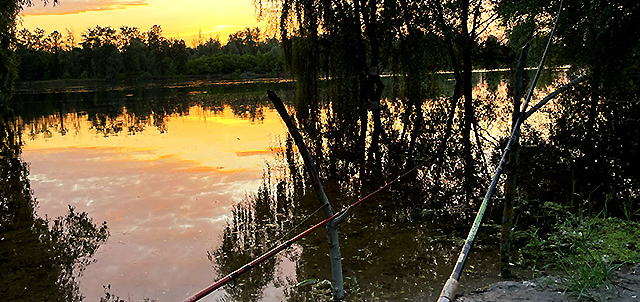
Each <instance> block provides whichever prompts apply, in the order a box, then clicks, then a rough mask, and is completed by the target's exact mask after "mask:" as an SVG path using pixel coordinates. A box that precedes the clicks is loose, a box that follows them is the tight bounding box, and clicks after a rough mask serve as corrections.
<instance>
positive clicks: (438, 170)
mask: <svg viewBox="0 0 640 302" xmlns="http://www.w3.org/2000/svg"><path fill="white" fill-rule="evenodd" d="M510 77H511V74H510V73H508V72H505V73H479V74H475V75H474V80H475V82H476V86H475V87H474V95H475V96H476V99H475V100H474V107H475V108H476V121H475V122H474V124H473V127H472V131H473V132H472V141H473V143H472V147H473V148H472V153H473V160H474V166H475V167H477V169H476V171H475V173H474V175H473V176H474V181H475V182H474V184H473V186H472V191H471V193H472V195H473V196H466V195H465V194H464V192H465V190H464V185H465V184H464V183H463V182H464V179H465V176H464V173H465V171H464V168H463V163H464V158H463V156H464V155H463V150H462V139H463V138H462V136H461V134H460V132H461V129H462V127H463V125H462V122H463V121H462V119H461V117H460V116H459V115H458V114H455V111H452V110H454V109H456V108H457V109H458V110H460V107H461V106H462V105H463V104H461V102H458V103H456V102H453V101H452V94H453V90H454V88H455V87H454V81H451V78H452V76H451V75H446V74H444V75H437V76H433V77H430V78H429V81H431V82H430V83H429V87H431V89H428V91H426V92H425V97H424V99H422V100H419V101H416V100H415V99H413V100H412V101H411V102H409V101H407V97H406V95H405V94H404V92H403V89H402V88H401V87H403V85H404V83H402V80H400V79H393V78H386V79H384V81H385V83H384V84H385V87H387V88H388V89H387V90H386V91H385V94H384V95H383V101H382V102H381V104H380V109H381V111H380V115H381V119H380V122H381V127H382V129H383V131H381V132H380V133H379V137H378V139H377V141H376V140H374V139H373V138H372V137H371V135H370V134H371V133H373V129H374V128H375V125H374V123H375V121H374V118H373V114H372V113H366V112H365V113H366V114H367V118H366V119H363V118H362V117H363V116H362V113H363V111H362V109H363V107H361V106H360V105H358V104H357V102H355V101H354V99H357V98H358V96H357V95H354V94H353V92H354V90H353V89H355V88H354V87H348V85H345V87H341V88H340V89H336V90H335V91H332V90H328V91H327V90H323V93H322V94H321V95H320V96H319V98H318V101H317V102H314V101H313V100H306V101H305V102H301V99H300V98H298V99H296V98H295V97H296V94H295V93H294V91H293V90H291V89H290V88H291V86H290V85H288V84H286V85H282V86H275V87H274V86H270V87H264V86H261V85H256V86H255V87H254V86H239V87H229V86H198V85H180V86H178V87H175V88H170V89H169V88H166V89H165V88H159V87H156V88H154V89H148V88H123V89H120V90H106V91H102V90H95V91H86V92H70V93H58V94H44V95H29V94H25V95H21V96H18V98H19V100H20V102H19V103H17V104H16V111H17V112H18V113H19V118H18V124H19V125H20V127H22V128H23V129H24V132H25V139H26V140H27V144H26V147H25V151H24V153H25V158H26V159H27V161H29V162H31V166H32V176H31V179H32V183H33V184H34V189H35V194H36V196H37V197H38V198H39V200H40V201H41V207H40V209H41V210H42V211H43V212H46V213H51V214H52V215H53V214H56V215H59V214H60V213H64V211H66V207H65V206H64V205H61V204H59V203H57V202H55V201H56V200H69V201H71V203H72V204H73V205H74V206H75V207H76V208H77V209H78V210H79V211H86V212H89V213H91V214H92V216H94V217H96V218H97V219H99V220H107V221H109V223H110V228H111V230H112V238H111V241H110V242H111V243H110V244H107V245H106V246H105V247H104V249H100V250H99V251H98V253H97V256H96V257H97V258H98V259H99V261H98V263H97V264H96V265H94V266H92V267H89V268H88V270H87V271H86V273H85V276H87V277H86V278H85V279H83V282H82V283H81V288H82V290H83V293H85V294H86V295H87V296H88V297H92V298H93V297H96V296H99V295H101V293H102V286H103V285H105V284H109V283H110V284H112V287H111V290H113V291H114V292H115V293H117V294H118V295H119V296H122V297H131V299H133V300H140V299H143V298H152V299H158V300H180V299H183V298H186V297H187V296H188V295H189V294H192V293H194V292H196V291H197V290H199V289H201V288H202V287H204V286H206V285H207V284H209V283H210V282H212V281H214V280H215V279H216V278H217V277H219V276H224V275H226V274H228V273H230V272H232V271H234V270H235V269H237V268H239V267H240V266H242V265H244V264H245V263H247V262H249V261H250V260H252V259H253V258H255V257H256V256H258V255H260V254H262V253H263V252H265V251H267V250H268V249H269V248H271V247H273V246H274V245H276V244H277V243H279V242H281V240H285V239H289V238H290V237H292V236H293V235H295V234H296V233H297V232H300V231H302V230H304V229H305V228H306V227H309V226H310V225H313V224H314V223H316V222H318V221H319V220H321V217H320V215H318V214H316V215H315V216H312V217H310V218H309V220H308V221H305V222H304V223H302V225H301V226H299V227H297V228H294V227H296V226H297V225H298V224H299V223H301V222H303V221H304V219H305V218H307V216H308V215H310V214H311V213H313V211H314V210H315V209H316V208H317V206H318V205H317V201H316V200H315V197H314V196H315V194H313V192H311V190H312V189H311V187H310V186H309V184H308V183H307V181H306V175H305V173H304V170H303V167H302V165H301V161H300V159H299V157H298V155H297V150H296V149H295V147H294V146H293V143H292V141H291V139H290V138H288V137H287V136H286V134H285V130H284V127H283V126H282V124H281V122H280V118H279V116H278V115H277V114H276V113H275V112H273V111H272V110H271V109H270V104H268V103H266V100H265V98H264V96H265V91H266V89H267V88H268V89H272V90H276V91H278V94H279V95H280V96H281V97H282V98H283V99H284V100H285V101H286V100H289V101H290V103H295V101H297V102H298V103H297V106H294V107H292V108H291V111H292V112H295V115H296V116H297V118H298V121H299V127H300V128H301V129H302V130H303V135H304V136H305V139H306V141H307V142H308V143H309V144H310V149H311V150H312V152H313V154H314V157H315V158H316V159H317V165H318V167H319V171H320V173H321V178H322V179H323V180H324V181H325V190H326V192H327V194H328V195H329V198H330V200H331V202H332V205H333V206H334V209H340V208H341V207H343V206H345V205H347V204H349V203H351V202H353V201H355V200H357V199H358V198H360V197H362V196H364V195H366V194H368V193H369V192H371V191H373V190H375V189H377V188H378V187H379V186H380V184H383V183H385V182H386V181H390V180H392V179H394V178H395V177H396V176H397V175H399V174H401V173H403V172H405V171H407V170H408V169H410V168H413V167H414V166H415V165H422V167H421V168H420V169H419V170H418V172H416V173H412V174H410V175H408V177H406V178H405V179H403V181H402V182H400V183H398V184H394V185H393V186H392V187H391V189H390V190H388V191H386V192H385V193H383V194H379V195H377V196H376V198H375V199H372V200H370V201H368V202H367V203H365V204H364V205H363V206H361V207H359V208H357V209H356V210H355V211H354V213H353V214H352V217H351V218H349V219H348V221H347V222H345V223H343V224H342V225H341V227H340V233H341V236H342V237H343V238H341V241H342V247H341V248H342V255H343V257H344V258H345V259H344V262H343V267H344V269H345V277H347V280H346V286H347V291H348V299H350V300H352V301H360V300H367V301H375V300H382V301H386V300H400V299H409V300H428V299H435V297H436V295H437V294H438V292H439V288H440V286H441V285H442V283H443V282H444V280H446V278H447V277H448V274H449V273H450V269H451V267H452V266H453V262H454V261H455V260H456V259H455V258H456V257H457V253H458V250H459V249H458V248H459V245H460V244H461V239H462V238H463V237H464V236H466V232H467V231H468V229H467V228H468V226H469V225H470V221H471V220H472V219H473V216H474V214H475V211H474V207H475V206H476V205H477V202H476V201H477V200H478V197H479V196H481V195H482V194H483V193H484V190H485V189H486V186H487V183H486V182H487V181H488V180H489V177H487V175H489V174H491V172H492V171H493V169H494V168H495V165H496V164H497V160H498V158H497V155H498V154H500V153H501V149H502V148H503V146H504V143H505V140H504V137H505V136H506V134H507V133H508V131H509V125H510V117H511V114H510V112H511V110H512V108H511V106H512V105H511V103H510V98H509V94H510V92H509V91H510V87H509V82H510V80H509V79H510ZM567 81H568V77H567V76H566V75H564V73H561V74H559V75H558V74H556V75H555V76H554V77H549V78H547V79H546V81H542V82H541V83H540V84H539V85H540V88H541V89H539V90H538V91H537V92H536V95H535V97H534V100H533V101H534V102H535V99H540V98H541V97H542V96H544V95H546V92H547V91H550V90H553V89H554V87H557V86H559V85H561V84H562V83H565V82H567ZM356 86H357V85H356ZM356 88H357V87H356ZM581 93H582V92H580V91H579V90H578V91H575V92H572V94H571V95H569V96H567V97H566V98H563V99H562V100H561V101H560V102H557V103H553V104H550V105H551V106H548V107H547V109H546V110H545V112H543V114H538V115H536V116H535V119H532V120H530V121H529V122H528V123H527V124H526V125H525V126H524V129H523V148H522V150H521V161H522V162H523V163H524V164H523V169H522V173H521V175H519V177H520V178H519V179H520V180H521V183H522V185H521V190H522V195H521V196H522V201H521V204H519V205H518V206H519V207H520V208H519V211H522V213H526V215H522V216H521V220H520V221H521V225H527V224H528V223H531V224H533V223H538V222H536V221H534V220H544V219H545V217H544V216H542V215H541V211H540V208H541V206H540V205H539V204H541V203H539V202H536V200H550V201H562V200H563V199H564V201H562V202H566V200H567V199H566V198H567V196H573V195H572V193H573V192H567V191H568V190H570V189H571V181H572V180H573V179H572V177H573V176H572V171H578V170H577V169H576V167H577V166H578V164H576V163H577V162H579V161H578V160H576V158H582V159H580V161H585V162H586V161H587V160H593V159H595V158H596V157H593V156H592V157H589V158H586V157H581V156H580V153H579V152H580V151H581V150H582V149H580V148H582V147H584V146H583V144H584V142H582V141H581V140H580V139H579V138H581V137H583V136H581V135H579V136H575V133H576V129H580V127H584V126H585V121H588V120H590V119H588V118H585V115H588V112H590V111H589V109H591V108H592V107H588V106H587V107H584V108H583V107H580V106H576V104H583V103H581V102H583V101H584V98H585V96H584V95H583V94H581ZM20 98H21V99H20ZM34 104H38V106H33V105H34ZM584 106H586V105H584ZM608 106H610V107H612V108H613V110H612V112H635V111H634V110H636V111H637V107H638V106H637V105H636V104H624V105H621V104H615V105H613V104H609V105H608ZM410 108H413V109H411V110H410V111H411V112H410V113H408V109H410ZM580 108H583V109H584V110H582V111H581V109H580ZM452 112H453V113H452ZM596 113H598V111H596ZM611 114H613V113H607V114H605V115H602V117H601V118H600V119H598V120H596V121H597V122H595V123H594V125H596V126H598V127H605V126H606V127H605V128H607V129H611V132H610V133H617V132H615V131H613V129H614V128H615V129H620V128H619V126H620V125H622V126H625V125H626V126H629V127H623V129H625V131H628V132H629V136H630V137H633V135H632V134H634V133H635V132H634V131H633V130H631V129H640V127H631V126H634V125H635V124H634V123H636V122H634V120H632V119H629V118H626V119H619V120H616V119H614V118H613V116H612V115H611ZM408 115H410V116H409V117H408ZM574 115H575V116H580V117H581V118H580V119H577V120H576V119H572V118H571V117H572V116H574ZM596 116H599V115H598V114H596ZM416 120H420V124H419V125H418V126H419V128H420V129H418V130H417V131H416V130H415V129H416V127H418V126H416V124H415V121H416ZM363 121H366V122H365V124H363V125H364V126H365V127H364V128H366V130H367V131H365V132H364V133H365V134H366V135H364V136H363V132H362V128H361V127H359V126H360V125H361V124H360V123H363ZM558 121H563V122H564V124H560V125H566V126H568V127H566V128H565V127H564V126H562V127H556V128H554V127H550V125H553V124H554V123H556V122H558ZM587 124H588V123H587ZM589 135H591V137H592V139H593V138H594V137H596V136H597V137H600V138H603V137H605V136H606V135H604V134H598V135H596V134H595V133H592V134H589ZM611 137H617V136H616V135H612V136H611ZM567 138H568V139H567ZM608 139H610V140H611V141H612V142H614V143H615V144H617V145H621V146H626V147H625V149H624V150H627V151H625V152H626V153H624V152H623V155H624V156H629V154H633V152H635V151H633V150H636V149H637V148H633V147H632V145H630V144H631V143H630V142H623V141H622V140H620V139H613V138H608ZM580 146H582V147H580ZM594 152H595V151H594ZM607 152H609V153H607V155H606V156H604V157H597V159H598V160H599V162H600V163H606V162H607V161H606V160H605V159H613V160H614V163H616V164H615V165H619V166H624V167H631V166H630V165H627V164H625V163H624V161H623V160H622V159H621V158H622V156H620V155H616V154H614V153H615V152H613V151H611V150H609V151H607ZM593 154H596V153H593ZM274 155H275V159H274ZM265 162H267V165H265ZM583 163H584V162H583ZM600 168H601V169H600V170H599V174H597V175H599V176H596V175H595V174H594V175H593V177H592V178H593V179H591V180H590V181H592V182H593V183H595V182H596V179H595V178H597V177H603V175H604V176H606V175H611V173H614V176H615V177H612V179H613V180H614V181H611V182H608V184H612V185H619V183H625V182H628V185H626V186H621V187H622V188H623V189H624V190H622V192H623V193H621V194H620V197H621V198H620V199H624V198H622V197H625V198H626V197H630V199H629V200H631V201H633V202H637V196H638V195H637V187H638V186H637V179H638V178H633V177H630V176H632V175H633V173H631V172H628V171H630V170H624V171H626V172H625V173H622V174H619V173H618V172H616V171H614V169H613V168H611V167H605V166H604V165H603V166H600ZM607 169H609V170H607ZM612 171H613V172H612ZM600 172H601V173H600ZM607 173H609V174H607ZM621 175H622V176H621ZM579 177H580V178H581V179H582V180H581V181H583V180H585V179H586V180H589V178H590V177H591V176H589V177H585V176H580V175H579V176H578V177H576V178H579ZM634 179H635V180H634ZM616 182H617V183H616ZM614 183H615V184H614ZM585 188H586V187H585ZM247 192H249V193H248V194H247ZM584 192H586V191H582V193H581V194H584ZM625 194H626V195H625ZM634 196H635V197H634ZM632 198H635V199H632ZM496 201H499V199H497V200H496ZM496 209H497V207H496V206H495V205H493V206H490V207H489V210H488V213H487V214H488V215H487V216H488V219H487V224H486V225H485V226H483V228H482V229H481V234H479V237H478V239H477V241H476V245H475V247H474V252H473V254H472V256H471V258H470V259H469V260H468V263H471V265H473V270H469V271H467V272H465V274H467V275H466V276H465V279H464V280H465V281H464V282H465V284H466V285H467V286H468V287H469V288H471V287H473V285H474V282H487V281H489V280H493V279H492V278H497V275H498V258H497V254H498V249H497V247H498V244H497V241H498V239H497V234H498V230H499V226H498V224H499V221H500V210H496ZM523 221H524V222H523ZM516 240H517V239H516ZM327 255H328V251H327V247H326V234H325V233H324V231H322V230H320V231H318V232H316V233H314V234H311V235H310V236H309V237H308V238H306V239H304V240H302V241H299V242H298V243H296V244H295V245H294V246H293V247H292V248H290V249H288V250H287V251H286V252H284V253H283V254H281V255H279V256H278V257H276V258H274V259H270V260H269V261H267V262H266V263H264V264H263V265H261V266H259V267H256V268H254V269H253V270H252V271H250V273H249V274H247V275H245V276H242V277H240V278H239V279H238V280H237V286H236V287H234V288H225V289H224V290H220V291H217V292H215V293H213V294H212V295H211V299H213V300H218V301H281V300H288V301H316V300H318V299H324V298H327V297H328V296H327V292H328V291H327V290H326V288H322V287H321V286H319V287H317V288H313V287H311V286H302V287H296V286H295V285H296V284H297V283H298V282H301V281H303V280H307V279H318V280H320V281H321V280H325V279H328V278H329V277H328V276H329V275H330V273H329V265H328V262H329V261H328V259H327V258H328V256H327ZM93 268H95V270H93Z"/></svg>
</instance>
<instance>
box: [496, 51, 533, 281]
mask: <svg viewBox="0 0 640 302" xmlns="http://www.w3.org/2000/svg"><path fill="white" fill-rule="evenodd" d="M528 53H529V44H527V45H525V47H524V48H522V51H521V52H520V59H519V60H518V67H517V68H516V75H515V79H514V85H513V86H514V93H513V114H512V116H511V127H512V128H513V127H515V125H516V123H517V121H518V117H519V116H520V112H521V111H520V106H521V103H522V102H521V99H522V86H523V76H524V68H525V67H526V63H527V55H528ZM511 148H512V149H511V153H510V154H509V158H508V160H507V165H506V169H505V170H506V171H505V174H506V175H507V181H506V182H505V184H504V194H505V196H504V204H503V208H502V232H501V240H500V275H501V276H502V277H503V278H510V277H511V269H510V264H509V263H510V262H511V254H510V252H511V237H512V231H513V215H514V213H513V211H514V209H513V208H514V204H515V199H516V193H517V185H518V182H517V181H518V170H517V167H518V155H519V153H520V143H519V140H518V139H517V138H516V141H515V142H514V144H513V146H512V147H511Z"/></svg>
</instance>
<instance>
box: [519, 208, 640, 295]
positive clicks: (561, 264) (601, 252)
mask: <svg viewBox="0 0 640 302" xmlns="http://www.w3.org/2000/svg"><path fill="white" fill-rule="evenodd" d="M638 238H640V223H638V222H633V221H628V220H622V219H618V218H601V217H596V218H585V217H582V216H576V215H569V216H568V217H567V218H565V219H564V220H562V221H560V222H558V224H557V225H556V226H555V228H554V229H553V230H552V231H551V232H550V233H548V234H546V235H542V234H540V233H539V229H536V228H532V229H531V230H530V233H529V243H528V244H527V245H526V246H525V248H524V253H525V255H527V257H528V258H530V260H531V261H532V262H531V264H532V265H533V266H534V268H539V267H537V265H539V264H540V262H542V263H543V264H544V265H545V266H546V267H550V268H557V269H561V270H562V271H564V272H565V276H564V277H563V285H564V286H565V288H566V289H567V290H569V291H570V292H572V293H575V294H577V295H578V297H582V296H587V297H592V298H593V297H594V295H596V290H598V289H600V288H609V287H611V285H612V281H613V280H612V274H613V273H614V272H615V271H616V270H617V269H618V268H620V267H621V266H622V265H624V264H628V263H638V262H640V245H638V243H637V239H638Z"/></svg>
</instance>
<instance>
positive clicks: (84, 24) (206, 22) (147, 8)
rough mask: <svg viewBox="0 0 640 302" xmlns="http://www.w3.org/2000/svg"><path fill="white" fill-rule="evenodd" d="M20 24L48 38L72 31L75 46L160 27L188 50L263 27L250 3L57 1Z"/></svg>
mask: <svg viewBox="0 0 640 302" xmlns="http://www.w3.org/2000/svg"><path fill="white" fill-rule="evenodd" d="M21 19H22V20H21V22H19V25H18V28H19V29H21V28H27V29H28V30H30V31H33V30H34V29H35V28H42V29H44V30H45V32H46V33H47V34H48V33H51V32H52V31H54V30H57V31H59V32H60V33H63V34H65V33H66V32H67V30H70V31H71V32H73V33H74V36H75V38H76V41H80V38H81V34H82V32H84V31H85V30H87V28H93V27H95V26H97V25H99V26H103V27H106V26H111V27H112V28H115V29H119V28H120V27H121V26H123V25H126V26H130V27H137V28H138V29H139V30H140V31H148V30H149V29H150V28H151V27H152V26H153V25H160V26H161V27H162V31H163V36H165V37H167V38H178V39H182V40H184V41H185V42H186V43H187V45H191V44H192V41H193V39H194V37H196V36H198V35H199V34H200V35H202V36H203V37H204V38H206V39H208V38H210V37H211V38H219V39H220V41H221V42H223V43H225V42H226V41H227V39H228V37H229V34H231V33H234V32H237V31H239V30H242V29H244V28H246V27H261V26H260V25H261V24H260V22H258V21H257V18H256V9H255V7H254V5H253V3H252V1H251V0H237V1H223V0H209V1H202V0H183V1H179V2H178V1H172V0H97V1H82V0H59V1H58V3H56V4H55V5H54V4H53V1H49V3H48V4H46V5H45V4H44V3H43V2H38V1H35V2H34V5H33V6H31V7H26V8H25V9H24V11H23V12H22V14H21Z"/></svg>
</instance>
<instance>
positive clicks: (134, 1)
mask: <svg viewBox="0 0 640 302" xmlns="http://www.w3.org/2000/svg"><path fill="white" fill-rule="evenodd" d="M50 2H51V1H50ZM145 5H149V3H148V2H147V0H97V1H88V0H64V1H60V2H58V4H56V5H52V4H51V3H49V4H48V5H46V6H35V5H34V6H31V7H27V8H25V9H24V11H23V12H22V13H23V15H25V16H43V15H70V14H80V13H86V12H97V11H109V10H118V9H126V8H129V7H136V6H145Z"/></svg>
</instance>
